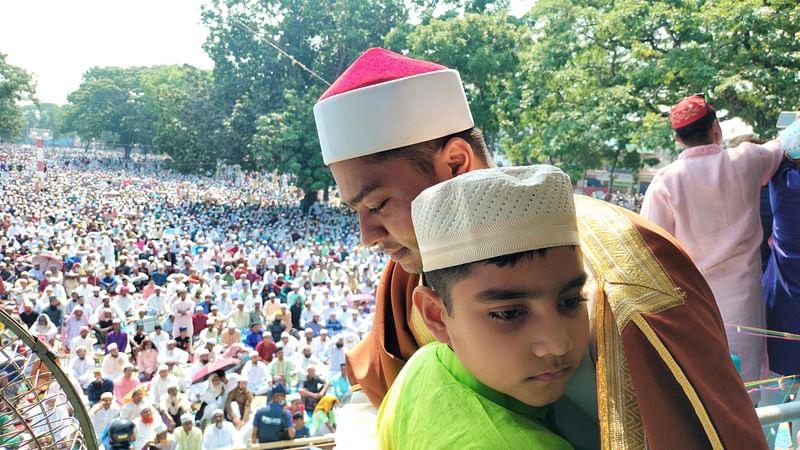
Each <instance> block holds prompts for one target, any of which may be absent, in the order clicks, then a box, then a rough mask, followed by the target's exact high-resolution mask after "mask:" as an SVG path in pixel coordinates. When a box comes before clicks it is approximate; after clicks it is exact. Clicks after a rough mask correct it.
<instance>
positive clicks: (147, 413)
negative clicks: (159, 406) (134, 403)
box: [133, 403, 163, 448]
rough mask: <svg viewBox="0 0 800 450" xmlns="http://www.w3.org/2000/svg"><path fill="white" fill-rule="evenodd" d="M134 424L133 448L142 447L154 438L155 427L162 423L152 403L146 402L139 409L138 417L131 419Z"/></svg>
mask: <svg viewBox="0 0 800 450" xmlns="http://www.w3.org/2000/svg"><path fill="white" fill-rule="evenodd" d="M133 424H134V425H135V426H136V441H135V442H134V444H133V446H134V448H144V446H145V444H146V443H148V442H150V441H151V440H153V439H155V437H156V434H157V433H156V428H157V427H158V426H159V425H162V424H163V423H162V422H161V418H160V417H159V414H158V411H157V410H156V408H154V407H153V405H152V404H149V403H146V404H144V405H143V406H142V408H141V409H140V410H139V417H138V418H137V419H136V420H134V421H133Z"/></svg>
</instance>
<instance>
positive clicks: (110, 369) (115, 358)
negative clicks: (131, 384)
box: [103, 342, 129, 381]
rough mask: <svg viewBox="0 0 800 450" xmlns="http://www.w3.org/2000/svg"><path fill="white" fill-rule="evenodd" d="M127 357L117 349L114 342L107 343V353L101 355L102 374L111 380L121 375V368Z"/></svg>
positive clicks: (126, 362) (125, 363)
mask: <svg viewBox="0 0 800 450" xmlns="http://www.w3.org/2000/svg"><path fill="white" fill-rule="evenodd" d="M127 364H129V363H128V359H127V358H126V357H125V356H124V355H123V354H122V353H120V351H119V348H118V347H117V344H116V343H113V342H112V343H111V344H109V345H108V354H107V355H105V356H104V357H103V376H104V377H105V378H108V379H110V380H112V381H114V380H116V379H117V378H119V377H121V376H122V369H123V368H124V367H125V366H126V365H127Z"/></svg>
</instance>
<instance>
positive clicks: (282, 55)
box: [203, 0, 408, 201]
mask: <svg viewBox="0 0 800 450" xmlns="http://www.w3.org/2000/svg"><path fill="white" fill-rule="evenodd" d="M407 19H408V12H407V10H406V8H405V5H404V3H403V2H402V1H400V0H369V1H362V0H335V1H331V2H319V1H314V0H292V1H286V0H284V1H279V0H262V1H257V2H256V1H248V0H226V1H222V0H213V1H212V2H211V3H210V4H209V5H207V7H206V8H205V10H204V12H203V22H204V24H205V25H206V26H207V27H208V28H209V37H208V40H207V42H206V44H205V48H206V51H207V52H208V54H209V56H210V57H211V59H212V60H213V61H214V90H213V94H212V101H213V103H214V104H215V108H216V109H217V110H218V111H220V112H221V115H222V120H221V121H220V122H219V123H218V124H217V130H219V136H220V140H219V142H220V145H219V148H218V150H219V154H220V155H221V156H222V157H223V158H224V159H225V160H227V161H228V162H231V163H239V164H242V166H243V167H244V168H246V169H268V170H278V171H281V172H288V173H293V174H295V175H298V186H299V187H300V188H301V189H303V190H304V191H305V192H306V194H307V199H308V200H309V201H313V199H314V198H315V196H313V195H310V194H312V192H313V191H314V190H316V189H317V188H320V187H324V186H326V185H329V184H331V182H332V180H331V178H330V174H329V172H328V171H327V170H325V169H324V166H323V164H322V157H321V155H320V150H319V143H318V142H317V133H316V128H315V126H314V122H313V115H312V112H311V108H312V106H313V104H314V103H315V102H316V99H317V98H318V97H319V96H320V94H322V92H323V91H324V90H325V88H326V87H327V84H328V83H329V82H331V81H332V80H334V79H335V78H336V77H337V76H338V75H339V74H340V73H341V72H342V71H343V70H344V69H345V68H346V67H347V65H348V64H350V63H351V62H352V61H353V60H354V59H355V58H356V57H357V56H358V55H359V54H360V53H361V52H362V51H364V50H365V49H367V48H369V47H374V46H380V45H382V44H383V40H384V37H385V36H386V34H387V33H388V32H389V31H390V30H392V29H393V28H394V27H396V26H398V25H400V24H403V23H405V22H406V21H407ZM299 162H302V164H298V163H299Z"/></svg>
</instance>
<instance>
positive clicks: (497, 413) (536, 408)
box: [378, 165, 590, 450]
mask: <svg viewBox="0 0 800 450" xmlns="http://www.w3.org/2000/svg"><path fill="white" fill-rule="evenodd" d="M411 214H412V222H413V225H414V232H415V233H416V238H417V242H418V244H419V249H420V255H421V257H422V270H423V273H424V281H425V284H424V285H422V286H418V287H417V288H416V289H415V290H414V294H413V300H414V304H415V306H416V307H417V308H418V309H419V311H420V312H421V314H422V318H423V320H424V321H425V324H426V325H427V326H428V328H429V329H430V330H431V332H432V333H433V335H434V336H435V338H436V340H437V341H438V342H433V343H431V344H428V345H426V346H424V347H422V349H420V350H419V351H417V352H416V353H415V354H414V355H413V356H412V357H411V359H410V360H409V361H408V362H407V363H406V365H405V367H404V368H403V370H402V371H401V372H400V374H399V375H398V377H397V379H396V380H395V382H394V384H393V385H392V387H391V388H390V390H389V392H388V394H387V395H386V397H385V398H384V400H383V403H382V404H381V406H380V409H379V411H378V438H379V439H380V444H381V448H382V449H384V450H388V449H407V448H425V449H449V448H487V449H521V448H524V449H529V450H530V449H533V450H536V449H547V450H560V449H571V448H572V447H571V445H570V444H569V443H568V442H567V441H566V440H564V439H563V438H562V437H561V436H558V435H557V434H555V433H554V432H552V431H551V430H550V428H549V426H551V423H550V421H551V419H552V416H551V408H550V406H549V405H551V404H552V403H554V402H555V401H556V400H558V399H559V398H560V397H561V396H562V395H563V394H564V391H565V390H566V387H567V382H568V381H569V379H570V377H571V376H572V375H573V373H575V371H576V369H577V368H578V366H579V365H580V364H581V362H582V360H583V359H584V353H585V349H586V348H587V347H588V345H589V334H590V328H589V317H588V311H587V307H586V299H585V298H584V297H583V295H582V293H581V291H582V289H583V285H584V283H585V282H586V278H587V275H586V273H585V271H584V266H583V259H582V258H583V257H582V253H581V251H580V249H579V247H578V246H579V237H578V226H577V218H576V215H575V205H574V201H573V195H572V185H571V183H570V181H569V177H568V176H567V175H566V174H564V173H563V172H562V171H561V170H559V169H558V168H556V167H553V166H548V165H539V166H529V167H511V168H500V169H484V170H476V171H473V172H469V173H467V174H464V175H461V176H458V177H455V178H453V179H452V180H449V181H446V182H444V183H441V184H438V185H435V186H432V187H430V188H428V189H426V190H424V191H422V193H420V194H419V196H417V198H416V199H414V201H413V203H412V205H411Z"/></svg>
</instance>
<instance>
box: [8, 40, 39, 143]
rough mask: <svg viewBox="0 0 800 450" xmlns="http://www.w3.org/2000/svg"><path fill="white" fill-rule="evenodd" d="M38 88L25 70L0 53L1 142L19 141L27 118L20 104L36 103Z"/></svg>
mask: <svg viewBox="0 0 800 450" xmlns="http://www.w3.org/2000/svg"><path fill="white" fill-rule="evenodd" d="M35 93H36V86H35V84H34V82H33V80H32V79H31V76H30V74H29V73H28V72H26V71H25V70H24V69H22V68H19V67H17V66H14V65H11V64H9V63H8V62H6V55H5V54H4V53H0V140H3V139H7V140H17V139H19V136H20V133H21V132H22V128H23V127H24V126H25V118H24V117H23V115H22V108H20V106H19V105H18V103H19V102H21V101H25V100H29V101H35Z"/></svg>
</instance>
